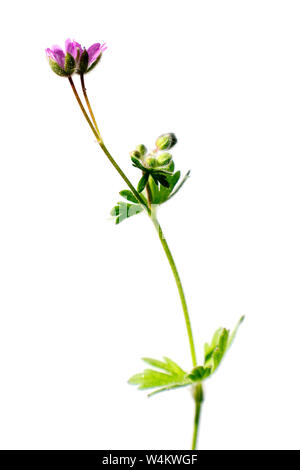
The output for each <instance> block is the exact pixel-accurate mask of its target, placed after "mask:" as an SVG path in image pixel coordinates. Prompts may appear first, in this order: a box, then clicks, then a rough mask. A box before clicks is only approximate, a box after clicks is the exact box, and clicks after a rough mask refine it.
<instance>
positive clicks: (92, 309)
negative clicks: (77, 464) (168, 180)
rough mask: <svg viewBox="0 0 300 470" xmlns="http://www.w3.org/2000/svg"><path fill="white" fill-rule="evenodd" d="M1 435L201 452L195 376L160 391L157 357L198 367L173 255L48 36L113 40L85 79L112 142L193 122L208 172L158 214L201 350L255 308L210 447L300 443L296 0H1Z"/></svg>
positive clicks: (64, 444)
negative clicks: (55, 65)
mask: <svg viewBox="0 0 300 470" xmlns="http://www.w3.org/2000/svg"><path fill="white" fill-rule="evenodd" d="M1 10H2V11H1V28H0V34H1V43H2V53H1V69H2V72H1V119H2V122H1V159H0V230H1V231H0V290H1V292H0V294H1V295H0V379H1V384H0V446H1V448H4V449H16V448H18V449H19V448H21V449H92V448H93V449H136V448H144V449H162V448H164V449H168V448H169V449H179V448H183V449H184V448H188V447H189V445H190V440H191V433H192V420H193V402H192V399H191V398H190V397H189V393H188V392H187V390H182V391H174V392H168V393H165V394H162V395H160V396H157V397H153V398H152V399H147V398H146V394H145V393H143V392H139V391H137V390H136V389H135V388H134V387H133V386H129V385H128V384H127V379H128V378H129V377H130V376H131V375H132V374H134V373H136V372H139V371H141V370H142V367H143V363H142V362H141V361H140V357H143V356H151V357H156V358H160V357H162V356H163V355H167V356H169V357H171V358H173V359H174V360H175V361H177V362H178V363H179V364H181V365H182V367H184V368H186V369H187V370H188V369H189V368H190V365H191V364H190V362H191V361H190V357H189V349H188V342H187V337H186V332H185V326H184V321H183V315H182V312H181V308H180V303H179V299H178V295H177V291H176V287H175V283H174V281H173V278H172V274H171V272H170V269H169V266H168V264H167V262H166V260H165V258H164V253H163V251H162V249H161V246H160V244H159V241H158V239H157V237H156V234H155V232H154V230H153V228H152V226H151V224H150V223H149V221H148V220H147V217H146V216H145V215H139V216H136V217H135V218H132V219H131V220H128V221H126V222H124V223H123V224H121V225H120V226H115V225H114V224H113V223H112V221H111V220H110V217H109V212H110V209H111V207H112V206H113V205H114V203H115V202H116V201H118V200H119V196H118V191H119V190H121V189H125V186H124V184H123V182H122V181H121V179H120V177H119V175H118V174H117V173H116V172H115V171H114V169H113V168H112V167H111V165H110V164H109V162H108V161H107V160H106V158H105V156H104V155H103V154H102V153H101V152H100V150H99V148H98V146H97V145H96V143H95V139H94V137H93V135H92V134H91V132H90V129H89V128H88V126H87V125H86V122H85V121H84V119H83V117H82V115H81V113H80V111H79V109H78V106H77V103H76V102H75V100H74V97H73V95H72V92H71V89H70V87H69V84H68V81H67V80H66V79H63V78H59V77H57V76H56V75H55V74H53V73H52V71H51V70H50V68H49V66H48V64H47V61H46V59H45V54H44V49H45V48H46V47H49V46H51V45H52V44H61V45H63V43H64V40H65V39H66V38H67V37H71V38H75V39H76V40H77V41H79V42H81V43H82V44H84V45H86V46H89V45H90V44H92V43H93V42H98V41H100V42H102V41H106V42H107V45H108V50H107V51H106V52H105V53H104V55H103V58H102V62H101V64H100V65H99V66H98V67H97V68H96V69H95V70H94V71H93V72H92V73H91V74H90V75H89V76H88V77H87V88H88V91H89V94H90V98H91V101H92V103H93V106H94V108H95V112H96V115H97V118H98V121H99V123H100V127H101V130H102V134H103V136H104V139H105V142H106V144H107V146H108V147H109V149H110V150H111V152H112V153H113V155H114V156H115V157H116V159H117V161H118V162H119V164H120V165H121V166H122V168H124V169H125V170H126V171H127V173H128V175H130V177H132V179H133V180H134V181H135V182H137V179H138V174H137V172H136V170H135V169H134V168H132V167H131V165H130V161H129V158H128V153H129V151H130V150H132V149H133V148H134V147H135V145H136V144H138V143H145V144H146V145H147V146H149V147H150V148H151V147H152V146H153V143H154V141H155V139H156V137H157V136H158V135H159V134H161V133H163V132H168V131H173V132H175V133H176V134H177V136H178V140H179V143H178V145H177V147H176V148H175V149H174V158H175V160H176V164H177V168H178V169H179V168H180V169H181V170H182V171H183V172H186V171H187V170H188V169H191V170H192V176H191V178H190V180H189V181H188V183H186V185H185V187H184V189H182V192H181V193H180V194H179V195H178V196H176V198H175V197H174V199H173V200H172V201H171V202H170V203H168V205H166V206H165V207H163V208H162V209H161V211H160V220H161V223H162V226H163V228H164V230H165V233H166V236H167V239H168V241H169V243H170V246H171V248H172V250H173V252H174V256H175V259H176V261H177V263H178V268H179V270H180V273H181V276H182V279H183V283H184V287H185V292H186V294H187V298H188V303H189V307H190V312H191V318H192V322H193V328H194V334H195V338H196V344H197V353H198V356H199V362H200V360H202V345H203V343H204V342H205V341H208V340H209V339H210V337H211V335H212V333H213V331H214V330H215V329H216V328H217V327H219V326H225V327H233V326H234V324H235V323H236V321H237V320H238V318H239V317H240V316H241V315H243V314H245V315H246V320H245V322H244V324H243V325H242V327H241V328H240V331H239V333H238V336H237V338H236V341H235V343H234V345H233V347H232V349H231V350H230V352H229V353H228V356H227V357H226V359H225V360H224V363H223V364H222V366H221V367H220V369H219V371H218V373H217V374H216V375H215V376H214V377H213V378H212V379H211V380H209V381H208V382H207V385H206V400H205V403H204V407H203V413H202V418H201V430H200V440H199V447H200V448H201V449H291V448H299V418H300V413H299V393H300V383H299V326H300V321H299V315H300V296H299V281H300V248H299V246H300V223H299V206H300V163H299V155H300V142H299V125H300V65H299V64H300V29H299V20H300V5H299V2H298V1H288V0H284V1H275V0H272V1H263V0H259V1H255V0H251V1H241V0H238V1H224V0H222V1H199V0H197V1H193V0H187V1H185V2H182V1H176V0H172V1H169V0H163V1H162V0H160V1H154V0H152V1H151V2H150V1H147V2H146V1H133V0H131V1H130V0H127V1H126V2H125V1H121V0H120V1H116V0H110V1H99V0H97V1H85V2H78V1H72V2H71V1H64V2H62V1H56V0H53V1H51V2H48V3H45V2H40V1H27V2H23V1H22V2H21V1H15V2H13V1H12V2H5V3H3V4H2V7H1Z"/></svg>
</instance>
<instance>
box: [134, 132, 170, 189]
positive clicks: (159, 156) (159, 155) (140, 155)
mask: <svg viewBox="0 0 300 470" xmlns="http://www.w3.org/2000/svg"><path fill="white" fill-rule="evenodd" d="M176 142H177V139H176V136H175V134H172V133H168V134H162V135H161V136H159V137H158V139H157V140H156V143H155V145H156V148H155V150H153V152H149V153H148V151H147V148H146V147H145V145H143V144H140V145H138V146H137V147H136V149H135V150H133V151H132V152H130V157H131V161H132V163H133V166H134V167H136V168H138V169H139V170H141V171H142V172H143V176H142V178H141V180H140V181H139V184H138V191H139V192H141V191H143V189H144V188H145V186H146V184H147V182H148V179H149V176H150V175H151V176H152V178H153V179H154V181H155V183H156V184H159V183H160V184H161V185H162V186H165V187H166V188H168V187H169V182H168V178H167V177H168V175H172V174H173V172H174V167H175V165H174V162H173V159H172V155H171V154H170V153H169V152H165V151H164V150H169V149H171V148H172V147H174V145H175V144H176Z"/></svg>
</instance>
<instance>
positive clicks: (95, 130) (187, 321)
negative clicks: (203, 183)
mask: <svg viewBox="0 0 300 470" xmlns="http://www.w3.org/2000/svg"><path fill="white" fill-rule="evenodd" d="M68 78H69V82H70V85H71V87H72V90H73V92H74V95H75V98H76V100H77V102H78V104H79V107H80V109H81V111H82V113H83V115H84V117H85V119H86V121H87V123H88V124H89V126H90V128H91V130H92V132H93V134H94V136H95V137H96V139H97V142H98V144H99V145H100V147H101V149H102V150H103V152H104V153H105V155H106V156H107V158H108V160H109V161H110V162H111V164H112V165H113V166H114V168H115V169H116V170H117V172H118V173H119V175H120V176H121V177H122V178H123V180H124V181H125V183H126V184H127V186H128V187H129V188H130V190H131V191H132V193H133V194H134V195H135V197H136V198H137V200H138V201H139V202H140V204H141V205H142V206H143V207H144V208H145V209H146V211H147V213H148V215H149V216H150V217H151V220H152V222H153V224H154V226H155V228H156V231H157V233H158V236H159V239H160V241H161V244H162V247H163V249H164V251H165V254H166V256H167V259H168V261H169V264H170V267H171V270H172V272H173V275H174V278H175V282H176V285H177V289H178V293H179V297H180V300H181V305H182V310H183V314H184V319H185V324H186V330H187V335H188V340H189V345H190V352H191V357H192V363H193V367H195V366H196V365H197V358H196V351H195V344H194V338H193V332H192V326H191V321H190V316H189V312H188V307H187V302H186V298H185V295H184V291H183V287H182V283H181V279H180V276H179V273H178V270H177V267H176V264H175V261H174V258H173V255H172V253H171V250H170V248H169V245H168V243H167V241H166V239H165V236H164V234H163V231H162V228H161V226H160V224H159V222H158V219H157V217H156V211H155V207H154V206H153V205H152V194H151V189H150V186H149V184H147V186H146V192H147V198H148V204H146V203H145V201H144V200H143V199H142V197H141V196H140V194H139V193H138V192H137V190H136V189H135V187H134V186H133V184H132V183H131V182H130V180H129V179H128V178H127V176H126V175H125V173H124V172H123V171H122V170H121V168H120V167H119V165H118V164H117V162H116V161H115V159H114V158H113V157H112V155H111V154H110V152H109V151H108V149H107V147H106V146H105V144H104V142H103V140H102V137H101V134H100V131H99V128H98V125H97V122H96V119H95V116H94V113H93V111H92V107H91V105H90V102H89V99H88V96H87V92H86V88H85V83H84V76H83V75H82V74H81V75H80V81H81V87H82V92H83V96H84V98H85V101H86V104H87V107H88V110H89V113H90V116H91V118H92V121H93V122H92V121H91V119H90V118H89V116H88V114H87V112H86V110H85V108H84V106H83V104H82V101H81V99H80V97H79V95H78V93H77V90H76V87H75V85H74V82H73V80H72V78H71V77H68ZM196 390H197V392H195V393H194V399H195V417H194V433H193V441H192V450H194V449H196V445H197V436H198V429H199V419H200V410H201V403H202V399H203V398H202V397H203V394H202V386H201V384H200V385H198V386H197V389H196Z"/></svg>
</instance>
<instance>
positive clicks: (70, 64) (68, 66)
mask: <svg viewBox="0 0 300 470" xmlns="http://www.w3.org/2000/svg"><path fill="white" fill-rule="evenodd" d="M74 70H75V59H74V57H73V56H72V54H69V52H67V53H66V57H65V71H66V74H67V75H68V76H70V75H72V73H73V72H74Z"/></svg>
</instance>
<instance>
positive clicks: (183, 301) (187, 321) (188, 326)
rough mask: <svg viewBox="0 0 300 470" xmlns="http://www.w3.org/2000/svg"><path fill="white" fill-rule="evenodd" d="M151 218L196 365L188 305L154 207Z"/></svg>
mask: <svg viewBox="0 0 300 470" xmlns="http://www.w3.org/2000/svg"><path fill="white" fill-rule="evenodd" d="M151 219H152V222H153V224H154V226H155V228H156V231H157V233H158V236H159V239H160V241H161V244H162V246H163V249H164V251H165V253H166V256H167V258H168V261H169V264H170V267H171V269H172V272H173V275H174V278H175V282H176V285H177V289H178V293H179V297H180V300H181V305H182V310H183V315H184V319H185V324H186V329H187V334H188V339H189V344H190V351H191V356H192V362H193V367H196V365H197V358H196V351H195V344H194V338H193V332H192V326H191V321H190V316H189V312H188V307H187V303H186V299H185V295H184V291H183V287H182V283H181V279H180V276H179V273H178V270H177V267H176V264H175V261H174V258H173V255H172V253H171V250H170V248H169V245H168V243H167V240H166V238H165V236H164V234H163V231H162V228H161V226H160V223H159V222H158V220H157V217H156V213H155V210H154V209H152V215H151Z"/></svg>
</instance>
